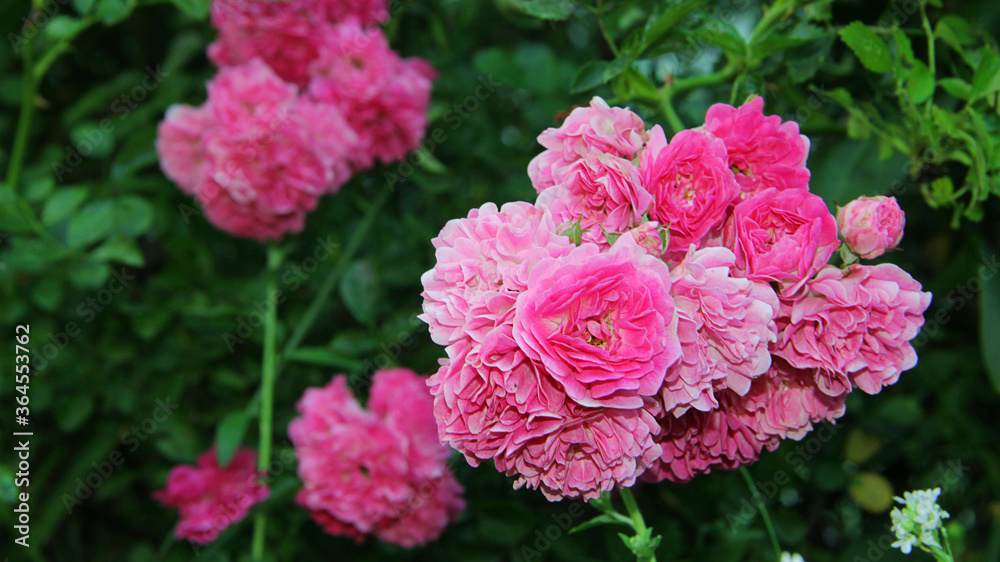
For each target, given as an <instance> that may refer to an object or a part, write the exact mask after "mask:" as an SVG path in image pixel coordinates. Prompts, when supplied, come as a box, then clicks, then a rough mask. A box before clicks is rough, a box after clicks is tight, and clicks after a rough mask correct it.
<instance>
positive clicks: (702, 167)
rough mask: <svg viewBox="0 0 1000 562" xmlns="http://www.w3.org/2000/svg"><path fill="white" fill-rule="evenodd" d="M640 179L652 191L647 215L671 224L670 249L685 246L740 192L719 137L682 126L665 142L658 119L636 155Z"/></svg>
mask: <svg viewBox="0 0 1000 562" xmlns="http://www.w3.org/2000/svg"><path fill="white" fill-rule="evenodd" d="M641 166H642V179H643V183H644V184H645V186H646V189H648V190H649V192H650V193H651V194H652V195H653V201H654V202H653V207H652V209H650V211H649V217H650V218H651V219H653V220H655V221H658V222H659V223H660V224H663V225H665V226H667V227H668V228H669V229H670V249H671V250H681V251H686V250H687V247H688V246H689V245H691V244H697V243H698V242H699V241H700V240H701V238H702V237H703V236H705V234H707V233H708V231H709V230H711V229H712V227H714V226H716V225H718V224H719V223H721V222H722V220H723V218H725V213H726V209H727V208H729V204H730V203H731V202H732V201H733V199H734V198H736V196H737V195H738V194H739V189H740V188H739V186H738V185H737V184H736V179H735V177H734V176H733V172H732V170H730V169H729V164H728V163H727V161H726V145H725V143H724V142H722V140H720V139H718V138H715V137H713V136H712V135H710V134H708V133H704V132H699V131H692V130H687V131H681V132H679V133H677V134H676V135H674V138H673V139H671V140H670V144H667V141H666V137H665V136H664V134H663V129H662V128H660V126H659V125H657V126H656V127H653V130H652V131H651V132H650V136H649V143H648V144H647V145H646V149H645V150H644V151H643V152H642V157H641Z"/></svg>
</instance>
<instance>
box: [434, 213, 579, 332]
mask: <svg viewBox="0 0 1000 562" xmlns="http://www.w3.org/2000/svg"><path fill="white" fill-rule="evenodd" d="M432 243H433V244H434V247H435V248H436V251H435V255H436V257H437V263H436V264H435V266H434V269H431V270H430V271H428V272H426V273H424V275H423V276H422V277H421V279H420V280H421V282H422V283H423V286H424V292H423V298H424V305H423V308H424V314H423V315H421V316H420V318H421V320H423V321H424V322H426V323H427V324H428V326H429V327H430V333H431V339H433V340H434V342H435V343H437V344H439V345H451V344H452V343H455V342H456V341H458V340H459V339H461V338H463V337H465V336H466V335H467V334H469V333H471V332H476V333H479V331H481V330H482V329H487V330H488V329H491V328H492V327H493V326H494V325H496V324H497V323H498V322H499V320H498V319H499V318H500V317H502V316H503V315H505V314H506V313H507V312H509V311H510V309H511V308H512V307H513V305H514V300H515V299H516V298H517V294H518V293H520V292H522V291H524V290H525V289H526V288H527V286H528V275H529V274H530V272H531V269H532V268H533V267H534V266H535V264H536V263H538V262H539V261H541V260H542V259H545V258H548V257H558V256H563V255H566V254H568V253H569V252H570V251H571V250H572V249H573V247H574V246H573V244H572V243H571V242H570V240H569V238H567V237H565V236H560V235H558V234H556V232H555V225H554V224H553V222H552V217H551V216H549V214H548V213H547V212H546V211H545V210H544V209H539V208H537V207H535V206H533V205H531V204H530V203H522V202H518V203H508V204H506V205H504V206H503V208H502V209H500V210H497V207H496V205H494V204H493V203H487V204H485V205H483V206H482V207H480V208H479V209H473V210H471V211H470V212H469V216H468V218H465V219H455V220H451V221H449V222H448V224H446V225H445V227H444V228H443V229H442V230H441V234H440V235H438V237H437V238H435V239H434V240H432ZM474 310H475V311H476V312H477V313H478V318H477V317H476V316H474V315H473V311H474ZM473 323H475V324H477V325H478V327H479V329H478V330H474V329H473V328H474V325H473ZM478 339H479V340H481V339H482V336H478Z"/></svg>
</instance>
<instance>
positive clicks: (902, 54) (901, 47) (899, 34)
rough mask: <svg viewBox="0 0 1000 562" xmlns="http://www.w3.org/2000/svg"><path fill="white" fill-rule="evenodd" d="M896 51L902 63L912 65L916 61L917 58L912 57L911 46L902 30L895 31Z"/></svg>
mask: <svg viewBox="0 0 1000 562" xmlns="http://www.w3.org/2000/svg"><path fill="white" fill-rule="evenodd" d="M896 51H897V52H898V53H899V58H900V60H901V61H902V62H905V63H907V64H910V65H912V64H913V63H914V62H915V61H916V60H917V57H915V56H913V44H912V43H911V42H910V38H909V37H907V36H906V32H905V31H903V30H902V29H898V30H896Z"/></svg>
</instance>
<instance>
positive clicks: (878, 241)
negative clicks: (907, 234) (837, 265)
mask: <svg viewBox="0 0 1000 562" xmlns="http://www.w3.org/2000/svg"><path fill="white" fill-rule="evenodd" d="M837 225H838V226H839V227H840V237H841V238H843V239H844V243H845V244H847V247H848V248H850V250H851V251H852V252H854V253H855V254H856V255H857V256H858V257H859V258H861V259H864V260H870V259H874V258H877V257H879V256H881V255H882V254H884V253H885V252H886V250H892V249H893V248H895V247H896V246H898V245H899V242H900V241H901V240H902V239H903V227H904V226H905V225H906V215H905V214H903V210H902V209H900V208H899V203H897V202H896V198H895V197H884V196H881V195H879V196H877V197H859V198H857V199H855V200H854V201H851V202H850V203H848V204H847V205H845V206H843V207H841V208H840V209H839V210H838V211H837Z"/></svg>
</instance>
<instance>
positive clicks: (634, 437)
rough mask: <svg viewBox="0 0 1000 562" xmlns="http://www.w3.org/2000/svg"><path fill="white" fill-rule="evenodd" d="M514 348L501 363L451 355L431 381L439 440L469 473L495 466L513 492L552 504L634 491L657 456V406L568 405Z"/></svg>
mask: <svg viewBox="0 0 1000 562" xmlns="http://www.w3.org/2000/svg"><path fill="white" fill-rule="evenodd" d="M508 338H509V336H508ZM514 346H515V347H513V349H512V350H509V351H508V353H507V354H506V355H505V361H501V362H497V361H496V358H495V357H494V358H493V359H492V360H491V359H483V358H481V357H478V356H477V352H476V351H474V350H473V347H470V346H468V345H463V344H457V345H455V346H451V347H449V348H448V353H449V358H448V359H445V360H444V361H443V362H442V367H441V369H440V370H439V371H438V373H437V374H435V375H434V376H432V377H431V379H430V381H429V383H430V385H431V393H432V394H434V412H435V416H436V417H437V420H438V430H439V433H440V436H441V439H442V440H443V441H445V442H447V443H449V444H450V445H452V446H453V447H455V448H456V449H457V450H458V451H460V452H461V453H462V454H464V455H465V457H466V459H467V460H468V461H469V463H470V464H472V465H473V466H477V465H478V464H479V463H480V462H481V461H483V460H490V459H493V460H494V462H495V465H496V467H497V469H498V470H500V471H502V472H505V473H506V474H507V475H509V476H516V477H517V480H516V482H515V487H521V486H527V487H528V488H537V489H540V490H541V491H542V492H543V493H544V494H545V496H546V497H547V498H548V499H549V500H551V501H556V500H559V499H562V498H563V497H582V498H585V499H591V498H595V497H598V496H599V495H600V493H601V492H602V491H608V490H611V489H613V488H614V487H616V486H631V485H632V484H633V483H634V482H635V479H636V477H637V476H639V475H640V474H641V473H642V472H643V471H644V470H645V467H646V466H647V465H648V464H650V463H651V462H653V461H654V460H655V459H656V458H657V457H658V456H659V454H660V449H659V447H658V446H656V444H655V443H654V442H653V435H654V434H655V432H656V430H657V429H658V428H657V424H656V421H655V419H654V418H653V416H652V414H651V413H650V411H652V410H653V409H654V408H655V404H653V403H652V401H651V400H650V399H648V398H647V399H645V400H644V401H643V402H642V407H640V408H636V409H612V408H589V407H585V406H581V405H580V404H577V403H575V402H572V401H567V399H566V396H565V393H563V391H562V389H561V388H560V387H559V385H558V383H556V381H554V380H553V379H552V377H551V376H549V375H548V374H547V373H546V372H545V371H544V370H542V369H541V368H540V367H539V366H538V365H536V364H535V363H534V362H532V361H530V360H528V359H527V358H526V357H525V355H524V354H523V353H521V352H520V351H518V350H517V349H516V344H514ZM484 347H485V346H484ZM493 349H494V351H497V350H499V349H500V347H497V346H495V347H494V348H493ZM508 360H509V361H508ZM490 363H493V364H492V365H491V364H490ZM497 365H502V366H497Z"/></svg>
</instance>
